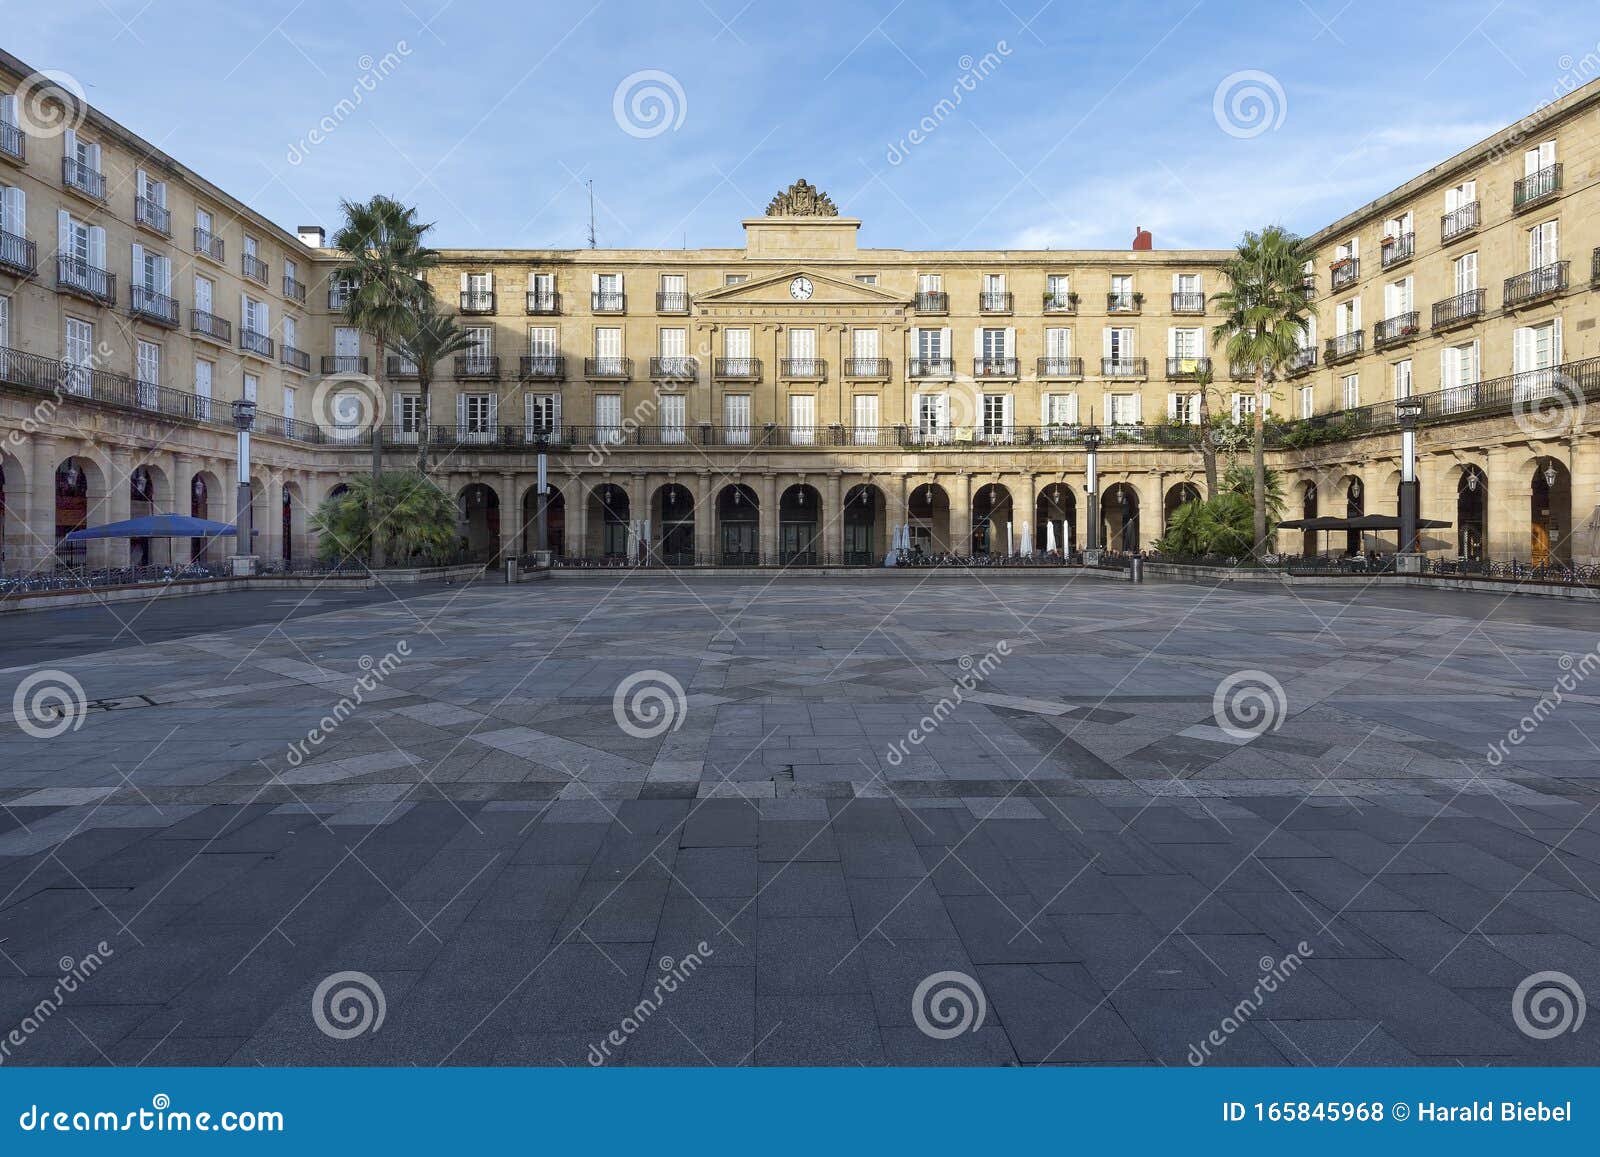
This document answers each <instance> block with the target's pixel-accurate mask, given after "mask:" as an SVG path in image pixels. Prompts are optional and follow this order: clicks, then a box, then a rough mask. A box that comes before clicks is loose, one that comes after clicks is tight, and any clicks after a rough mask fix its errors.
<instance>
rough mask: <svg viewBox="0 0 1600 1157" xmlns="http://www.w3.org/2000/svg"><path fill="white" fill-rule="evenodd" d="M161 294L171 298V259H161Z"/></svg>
mask: <svg viewBox="0 0 1600 1157" xmlns="http://www.w3.org/2000/svg"><path fill="white" fill-rule="evenodd" d="M161 292H162V294H163V295H164V296H166V297H171V296H172V258H170V257H163V258H162V259H161Z"/></svg>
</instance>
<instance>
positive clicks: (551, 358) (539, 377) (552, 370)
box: [518, 354, 567, 382]
mask: <svg viewBox="0 0 1600 1157" xmlns="http://www.w3.org/2000/svg"><path fill="white" fill-rule="evenodd" d="M518 369H519V373H520V376H521V377H522V378H523V379H524V380H531V381H541V382H556V381H560V380H561V379H562V378H564V377H566V376H567V359H566V358H564V357H561V356H559V355H557V354H523V355H522V364H521V365H520V366H519V367H518Z"/></svg>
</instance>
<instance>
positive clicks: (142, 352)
mask: <svg viewBox="0 0 1600 1157" xmlns="http://www.w3.org/2000/svg"><path fill="white" fill-rule="evenodd" d="M134 364H135V369H134V378H135V380H136V381H137V383H138V393H139V405H141V406H143V407H144V408H145V409H147V410H154V409H155V408H156V407H157V404H158V400H159V398H160V391H161V347H160V346H158V345H157V344H156V343H155V342H153V341H141V342H140V343H139V344H138V348H137V350H136V351H135V354H134Z"/></svg>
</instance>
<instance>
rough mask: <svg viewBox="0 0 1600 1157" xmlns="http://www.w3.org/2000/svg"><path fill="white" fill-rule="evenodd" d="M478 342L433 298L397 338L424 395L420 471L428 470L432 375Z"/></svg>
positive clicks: (419, 437)
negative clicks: (413, 367)
mask: <svg viewBox="0 0 1600 1157" xmlns="http://www.w3.org/2000/svg"><path fill="white" fill-rule="evenodd" d="M476 344H477V343H476V341H475V340H474V338H473V337H472V335H471V334H469V333H468V332H467V331H466V330H464V329H462V328H461V327H460V326H459V325H457V324H456V319H455V317H454V316H453V315H451V314H448V313H441V312H440V311H439V307H438V306H437V305H436V304H435V303H434V301H433V299H432V298H429V299H427V300H426V301H424V302H423V303H422V306H421V308H419V309H418V310H417V311H416V312H415V313H414V314H412V316H411V319H410V324H409V326H408V328H407V329H406V331H404V332H403V333H401V334H400V335H399V336H397V337H396V338H395V352H397V353H398V354H399V355H400V356H401V357H403V358H405V359H406V360H407V361H408V362H410V363H411V364H412V365H413V366H415V367H416V372H417V392H418V393H419V394H420V395H421V396H420V397H419V398H418V400H417V406H418V410H419V412H420V414H421V427H422V428H421V429H420V430H419V431H418V432H417V473H418V474H427V472H428V416H429V408H428V391H429V389H431V388H432V386H433V375H434V373H435V371H436V370H437V369H438V368H439V363H441V362H442V361H444V360H445V358H447V357H449V356H451V355H452V354H458V353H461V352H463V351H465V350H469V349H472V348H474V346H475V345H476Z"/></svg>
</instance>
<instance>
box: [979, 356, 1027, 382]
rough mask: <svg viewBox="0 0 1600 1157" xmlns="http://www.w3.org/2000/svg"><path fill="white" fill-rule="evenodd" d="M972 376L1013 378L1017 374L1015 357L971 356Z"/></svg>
mask: <svg viewBox="0 0 1600 1157" xmlns="http://www.w3.org/2000/svg"><path fill="white" fill-rule="evenodd" d="M972 376H973V377H975V378H1014V377H1016V376H1017V359H1016V358H1006V357H995V358H973V359H972Z"/></svg>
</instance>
